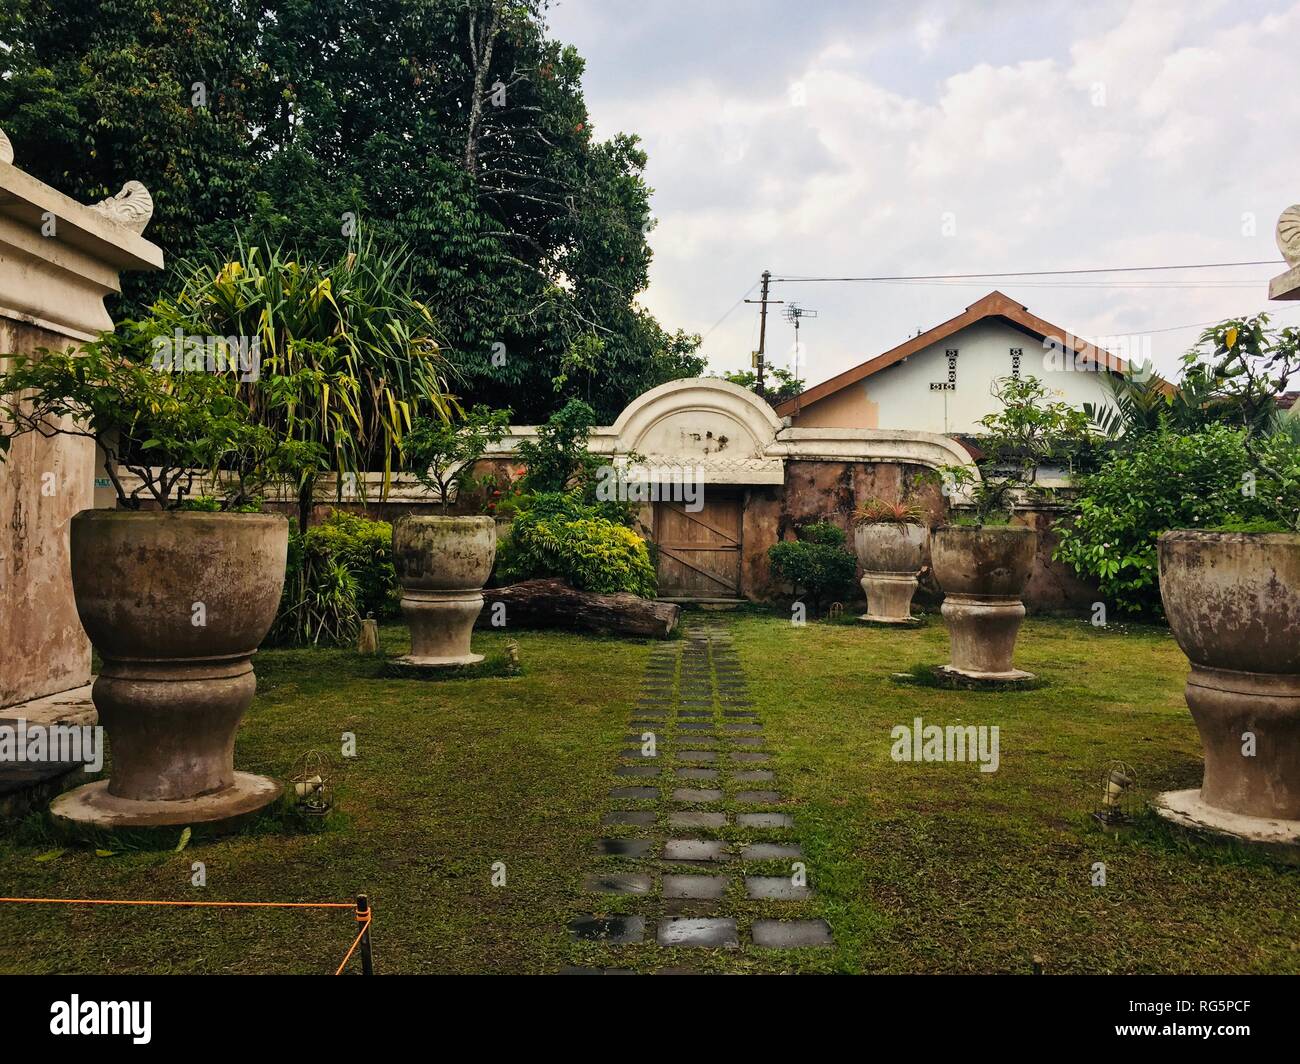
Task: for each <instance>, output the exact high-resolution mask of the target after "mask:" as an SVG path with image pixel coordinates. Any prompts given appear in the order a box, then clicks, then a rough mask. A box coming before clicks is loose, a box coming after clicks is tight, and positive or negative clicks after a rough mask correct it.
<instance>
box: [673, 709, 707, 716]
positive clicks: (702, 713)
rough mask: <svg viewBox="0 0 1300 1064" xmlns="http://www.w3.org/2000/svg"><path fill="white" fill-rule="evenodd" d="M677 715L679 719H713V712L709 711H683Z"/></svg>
mask: <svg viewBox="0 0 1300 1064" xmlns="http://www.w3.org/2000/svg"><path fill="white" fill-rule="evenodd" d="M677 715H678V716H679V717H711V716H713V711H712V710H708V709H683V710H682V711H681V712H680V713H678V714H677Z"/></svg>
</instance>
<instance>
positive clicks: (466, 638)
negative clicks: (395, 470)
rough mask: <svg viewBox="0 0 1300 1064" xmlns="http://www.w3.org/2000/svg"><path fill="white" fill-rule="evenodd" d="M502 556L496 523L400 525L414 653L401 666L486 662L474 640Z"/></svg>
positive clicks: (461, 520) (421, 520)
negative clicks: (490, 578) (489, 582)
mask: <svg viewBox="0 0 1300 1064" xmlns="http://www.w3.org/2000/svg"><path fill="white" fill-rule="evenodd" d="M496 553H497V536H496V523H495V522H494V521H493V519H492V518H490V517H436V516H434V517H403V518H401V519H400V520H398V521H397V522H395V523H394V525H393V564H394V565H395V566H396V568H397V579H398V581H399V582H400V583H401V585H402V614H403V615H404V616H405V617H406V623H407V626H408V627H409V628H410V629H411V653H410V654H408V655H406V656H405V657H401V658H397V659H396V662H395V663H396V664H398V665H403V666H411V667H412V668H414V669H427V668H438V667H442V666H452V665H472V664H474V663H475V662H479V661H482V660H483V655H482V654H474V653H471V652H470V637H471V635H472V634H473V632H474V622H475V621H476V620H477V619H478V615H479V612H480V611H481V610H482V609H483V585H484V584H485V583H487V578H488V576H489V575H491V573H492V562H493V561H494V560H495V559H496Z"/></svg>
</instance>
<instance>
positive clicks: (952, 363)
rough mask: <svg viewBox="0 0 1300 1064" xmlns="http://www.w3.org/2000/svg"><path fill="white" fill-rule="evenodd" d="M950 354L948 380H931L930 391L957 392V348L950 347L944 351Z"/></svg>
mask: <svg viewBox="0 0 1300 1064" xmlns="http://www.w3.org/2000/svg"><path fill="white" fill-rule="evenodd" d="M944 354H945V355H947V356H948V379H947V380H946V381H931V383H930V391H932V392H955V391H956V390H957V349H956V348H955V347H949V348H947V349H946V350H945V351H944Z"/></svg>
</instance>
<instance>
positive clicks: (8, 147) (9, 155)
mask: <svg viewBox="0 0 1300 1064" xmlns="http://www.w3.org/2000/svg"><path fill="white" fill-rule="evenodd" d="M13 161H14V146H13V145H12V144H11V143H10V142H9V138H8V137H7V136H5V131H4V130H3V129H0V163H11V162H13Z"/></svg>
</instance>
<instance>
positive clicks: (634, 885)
mask: <svg viewBox="0 0 1300 1064" xmlns="http://www.w3.org/2000/svg"><path fill="white" fill-rule="evenodd" d="M746 882H748V880H746ZM582 889H583V890H591V891H596V892H597V893H599V894H649V893H650V891H652V890H653V889H654V880H653V879H652V878H651V877H650V876H648V875H645V874H644V873H642V872H612V873H609V874H605V873H602V872H593V873H591V874H590V875H589V876H587V877H586V878H585V879H584V880H583V881H582ZM750 897H753V895H752V894H751V895H750Z"/></svg>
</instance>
